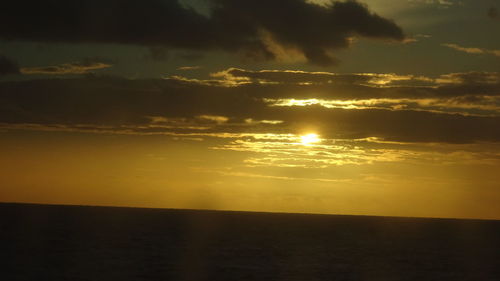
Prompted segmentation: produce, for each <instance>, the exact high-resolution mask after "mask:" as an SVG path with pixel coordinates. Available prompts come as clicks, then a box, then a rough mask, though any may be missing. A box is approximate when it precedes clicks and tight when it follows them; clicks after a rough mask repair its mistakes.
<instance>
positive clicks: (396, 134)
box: [0, 74, 500, 143]
mask: <svg viewBox="0 0 500 281" xmlns="http://www.w3.org/2000/svg"><path fill="white" fill-rule="evenodd" d="M475 75H476V76H481V75H480V74H475ZM452 76H457V77H460V75H458V74H456V75H452ZM462 76H467V75H466V74H462ZM469 76H473V75H472V74H469ZM471 79H472V78H471ZM470 81H472V82H470ZM482 82H485V81H483V80H481V79H479V78H474V79H473V80H468V79H465V78H460V79H457V80H456V81H454V82H453V83H447V84H446V85H444V84H443V85H441V86H439V87H425V88H421V87H402V88H399V87H397V88H380V87H376V86H367V85H347V84H345V85H341V88H344V89H348V90H349V91H350V93H349V95H352V96H357V98H356V99H354V100H344V101H339V100H338V101H337V103H338V104H342V102H343V103H346V104H349V103H351V105H353V106H354V107H352V108H346V107H342V106H337V107H331V108H328V107H325V106H322V105H320V104H310V105H306V106H287V107H285V106H272V105H270V104H269V101H268V100H269V99H273V98H274V97H281V98H290V97H291V96H292V95H294V94H297V95H298V94H299V93H302V94H303V95H305V96H307V95H313V96H315V93H318V92H320V91H326V93H325V94H324V95H330V96H336V95H338V94H339V93H340V94H342V95H345V93H344V92H343V91H338V89H341V88H337V89H336V90H335V91H333V92H329V91H330V90H332V89H335V88H331V87H332V85H330V84H324V85H287V84H271V85H268V84H258V83H251V84H243V85H240V86H232V87H225V86H221V85H220V84H219V85H217V84H200V83H193V82H182V83H180V82H178V81H176V80H173V79H166V80H161V79H148V80H140V79H138V80H128V79H121V78H111V77H104V78H101V77H92V78H91V77H86V78H79V79H47V80H30V81H17V82H15V81H10V82H2V83H0V101H1V102H0V123H2V124H3V125H2V128H3V129H9V128H12V129H16V128H27V129H34V130H44V129H46V130H62V131H79V132H93V133H106V134H109V133H117V134H118V133H120V134H162V135H171V136H178V137H194V138H199V137H204V136H206V137H224V138H225V137H229V136H232V135H233V134H236V135H241V134H250V135H253V134H300V133H301V132H303V131H304V130H305V129H308V128H309V129H311V128H313V129H314V130H315V131H317V132H318V134H321V135H322V137H325V138H329V139H337V138H346V139H358V138H368V137H378V138H381V139H384V140H391V141H406V142H448V143H470V142H477V141H492V142H500V131H499V130H497V128H498V127H499V126H500V116H499V115H498V114H497V115H491V116H490V115H487V114H483V115H481V116H479V115H480V114H474V113H475V112H476V111H478V110H486V109H484V108H483V109H481V108H478V107H479V106H480V105H483V106H494V105H495V103H496V106H497V107H498V106H500V104H498V99H495V98H492V97H493V96H494V95H493V92H491V90H492V89H493V88H489V90H488V91H490V92H486V93H483V94H479V93H478V94H477V95H475V96H474V95H471V93H473V92H471V91H470V89H472V90H474V89H481V91H485V90H486V89H488V88H487V87H486V86H489V87H494V86H495V87H497V89H498V85H497V84H491V83H490V82H491V81H490V80H486V82H488V83H490V84H487V85H486V84H484V83H483V84H482ZM474 83H475V84H474ZM453 87H454V88H453ZM460 87H464V89H463V92H464V94H459V95H458V96H457V95H454V94H450V93H454V92H456V91H458V90H460V89H462V88H460ZM467 87H468V89H467ZM482 87H485V88H482ZM457 89H458V90H457ZM290 90H292V92H291V91H290ZM293 91H295V93H294V92H293ZM311 93H312V94H311ZM367 93H368V94H369V95H373V97H372V98H373V100H360V98H359V97H362V96H365V95H367ZM465 93H467V94H465ZM496 94H497V95H500V91H498V92H496ZM405 95H406V96H410V95H412V96H414V99H413V100H403V99H402V96H405ZM430 95H434V96H435V99H434V100H426V99H427V98H428V96H430ZM391 96H392V97H393V98H392V99H391V98H390V97H391ZM395 98H399V99H400V100H395ZM395 102H399V103H401V104H403V105H404V104H406V105H407V107H400V108H394V105H395ZM467 104H468V105H472V107H471V108H467V106H465V105H467ZM410 105H411V106H410ZM356 106H357V107H356ZM457 108H461V109H462V110H463V112H464V113H470V114H452V112H451V111H452V110H456V109H457ZM490 110H494V108H493V109H490ZM254 120H255V121H254ZM265 120H268V121H269V120H272V122H265Z"/></svg>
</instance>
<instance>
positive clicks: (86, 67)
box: [21, 58, 112, 75]
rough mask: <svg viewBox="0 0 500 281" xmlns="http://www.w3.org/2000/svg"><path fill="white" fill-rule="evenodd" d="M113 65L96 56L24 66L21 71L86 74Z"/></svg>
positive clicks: (30, 72)
mask: <svg viewBox="0 0 500 281" xmlns="http://www.w3.org/2000/svg"><path fill="white" fill-rule="evenodd" d="M111 66H112V65H111V64H109V63H105V62H100V61H97V60H96V59H94V58H86V59H84V60H82V61H81V62H73V63H64V64H60V65H54V66H41V67H23V68H21V73H22V74H26V75H30V74H44V75H66V74H86V73H89V72H90V71H92V70H99V69H105V68H109V67H111Z"/></svg>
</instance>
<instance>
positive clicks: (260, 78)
mask: <svg viewBox="0 0 500 281" xmlns="http://www.w3.org/2000/svg"><path fill="white" fill-rule="evenodd" d="M212 76H213V77H219V78H223V79H224V80H226V81H228V82H230V81H235V82H237V81H239V82H241V83H243V84H245V83H248V82H252V83H284V84H302V85H307V84H355V85H363V84H369V85H375V86H383V85H390V84H392V83H394V82H397V81H411V80H413V81H417V80H418V81H430V80H431V79H429V78H425V77H417V76H412V75H396V74H377V73H354V74H352V73H347V74H341V73H332V72H307V71H298V70H259V71H251V70H245V69H238V68H229V69H227V70H224V71H221V72H218V73H214V74H212Z"/></svg>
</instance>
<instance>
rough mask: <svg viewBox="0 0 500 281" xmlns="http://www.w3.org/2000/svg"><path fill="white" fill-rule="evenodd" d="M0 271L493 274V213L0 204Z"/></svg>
mask: <svg viewBox="0 0 500 281" xmlns="http://www.w3.org/2000/svg"><path fill="white" fill-rule="evenodd" d="M0 259H1V260H0V262H1V265H0V269H1V271H0V280H5V281H16V280H33V281H38V280H50V281H59V280H68V281H84V280H88V281H98V280H102V281H128V280H134V281H135V280H186V281H187V280H189V281H194V280H210V281H218V280H227V281H240V280H285V281H295V280H297V281H310V280H339V281H342V280H345V281H351V280H366V281H379V280H380V281H388V280H394V281H404V280H415V281H430V280H436V281H446V280H450V281H456V280H471V281H479V280H489V281H499V280H500V221H489V220H460V219H429V218H398V217H371V216H345V215H310V214H281V213H252V212H229V211H206V210H173V209H141V208H118V207H92V206H60V205H36V204H7V203H5V204H0Z"/></svg>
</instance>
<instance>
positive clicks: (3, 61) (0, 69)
mask: <svg viewBox="0 0 500 281" xmlns="http://www.w3.org/2000/svg"><path fill="white" fill-rule="evenodd" d="M9 74H19V66H18V65H17V63H16V62H15V61H13V60H11V59H9V58H8V57H6V56H2V55H0V77H1V76H4V75H9Z"/></svg>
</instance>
